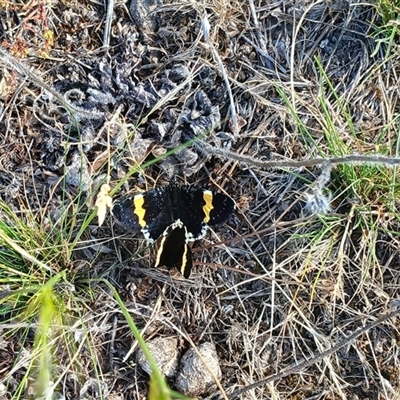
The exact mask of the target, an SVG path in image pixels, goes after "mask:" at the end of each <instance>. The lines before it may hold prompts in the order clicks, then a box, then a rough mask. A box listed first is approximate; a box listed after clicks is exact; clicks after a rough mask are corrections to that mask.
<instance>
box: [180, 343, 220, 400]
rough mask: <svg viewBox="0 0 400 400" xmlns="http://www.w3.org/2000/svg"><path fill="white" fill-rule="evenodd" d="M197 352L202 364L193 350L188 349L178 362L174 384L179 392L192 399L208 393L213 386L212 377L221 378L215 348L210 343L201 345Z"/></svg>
mask: <svg viewBox="0 0 400 400" xmlns="http://www.w3.org/2000/svg"><path fill="white" fill-rule="evenodd" d="M197 350H198V352H199V353H200V354H201V357H202V359H203V360H204V362H203V361H202V360H201V359H200V357H199V356H198V355H197V353H196V352H195V351H194V350H193V349H189V350H188V351H187V352H186V353H185V355H184V356H183V357H182V359H181V361H180V370H179V373H178V376H177V377H176V382H175V385H176V388H177V389H178V390H179V391H180V392H182V393H184V394H185V395H187V396H193V397H197V396H199V395H202V394H205V393H207V392H209V391H210V390H211V389H212V388H213V386H214V384H215V380H214V377H215V378H217V379H221V376H222V373H221V368H220V367H219V360H218V356H217V352H216V351H215V346H214V345H213V344H212V343H203V344H201V345H200V346H199V347H198V349H197ZM204 363H206V364H207V367H208V369H207V367H206V366H205V365H204ZM209 370H210V371H212V373H213V375H214V377H213V375H212V374H211V373H210V372H209Z"/></svg>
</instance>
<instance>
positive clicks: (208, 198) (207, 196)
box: [203, 190, 214, 223]
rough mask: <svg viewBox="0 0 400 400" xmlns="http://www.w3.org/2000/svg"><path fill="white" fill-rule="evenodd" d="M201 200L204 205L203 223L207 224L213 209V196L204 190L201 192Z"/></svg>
mask: <svg viewBox="0 0 400 400" xmlns="http://www.w3.org/2000/svg"><path fill="white" fill-rule="evenodd" d="M203 200H204V202H205V203H206V204H204V206H203V212H204V220H203V221H204V222H205V223H207V222H208V221H209V220H210V213H211V210H212V209H213V208H214V206H213V204H212V201H213V194H212V192H210V191H209V190H204V192H203Z"/></svg>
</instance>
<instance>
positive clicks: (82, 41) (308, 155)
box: [0, 0, 400, 400]
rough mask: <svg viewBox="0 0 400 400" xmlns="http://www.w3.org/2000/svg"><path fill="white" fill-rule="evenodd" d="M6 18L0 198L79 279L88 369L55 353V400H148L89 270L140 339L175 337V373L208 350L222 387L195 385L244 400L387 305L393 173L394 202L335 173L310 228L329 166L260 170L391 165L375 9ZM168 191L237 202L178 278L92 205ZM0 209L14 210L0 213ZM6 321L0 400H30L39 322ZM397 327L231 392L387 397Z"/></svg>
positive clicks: (387, 95) (1, 15) (105, 7)
mask: <svg viewBox="0 0 400 400" xmlns="http://www.w3.org/2000/svg"><path fill="white" fill-rule="evenodd" d="M0 21H1V25H0V39H1V49H0V199H1V200H2V204H3V205H4V204H6V205H7V207H9V209H10V210H11V211H12V212H13V213H14V214H15V215H16V216H17V217H18V218H19V219H20V220H21V221H24V223H27V224H30V223H33V221H34V222H35V223H37V224H39V225H40V226H41V227H42V228H43V230H44V232H46V234H45V236H46V240H48V242H46V243H48V244H49V243H57V246H58V247H57V248H58V249H62V250H60V251H59V252H58V253H57V254H58V255H57V257H55V256H54V257H53V258H51V257H50V258H51V263H52V264H51V265H52V268H53V269H54V271H56V272H60V271H66V273H67V281H68V283H69V284H70V285H71V287H73V291H72V289H71V292H73V294H71V293H70V294H69V295H67V298H69V299H71V298H73V299H74V300H73V301H70V300H69V301H66V302H65V303H66V304H65V306H66V307H67V309H68V320H69V321H70V322H69V323H70V324H71V331H73V332H74V334H77V332H78V331H79V332H83V331H84V332H86V333H85V335H87V336H86V337H87V342H79V341H78V340H77V344H76V347H77V350H76V354H78V357H75V356H73V355H71V353H70V352H69V351H66V350H65V349H62V348H61V347H60V348H58V349H57V350H56V351H55V353H56V356H55V357H54V359H55V360H53V363H54V368H53V371H54V374H55V376H60V379H58V378H57V379H55V378H54V379H53V380H57V383H58V384H57V386H56V387H55V388H54V395H53V397H52V398H54V399H55V398H58V399H97V398H104V399H110V400H111V399H114V400H115V399H143V398H146V396H147V393H148V384H149V383H148V381H149V379H148V375H147V373H146V372H145V368H144V367H143V364H141V363H140V362H139V360H138V358H137V344H136V343H135V340H134V338H133V336H132V334H131V331H130V329H129V327H128V325H127V323H126V320H125V318H124V316H123V315H122V313H121V312H120V310H119V307H118V305H117V303H116V301H115V299H114V297H113V296H112V294H111V293H110V291H109V290H108V288H107V286H105V285H104V284H103V283H102V282H101V281H100V279H101V278H102V279H107V280H108V281H109V282H111V283H112V284H113V286H114V287H115V289H116V290H117V292H118V293H119V295H120V296H121V298H122V300H123V301H124V303H125V304H126V306H127V308H128V310H129V312H130V313H131V315H132V318H133V319H134V321H135V323H136V324H137V326H138V327H139V328H140V329H141V330H142V333H143V336H144V338H145V340H146V341H148V342H149V343H151V342H152V341H153V340H155V339H159V338H164V339H165V338H174V339H175V341H173V343H175V344H174V347H175V348H176V357H177V360H178V361H177V362H179V360H181V359H182V356H183V355H184V354H185V353H186V352H187V351H188V350H189V349H191V348H193V347H196V346H200V345H202V344H204V343H210V344H211V345H212V346H213V347H214V348H215V354H216V358H217V363H218V365H219V368H220V370H221V376H220V377H219V382H220V387H217V386H215V385H214V386H210V387H208V388H206V389H198V391H197V392H196V390H194V392H191V393H189V394H191V395H193V396H197V397H198V398H212V397H213V396H214V397H215V398H217V397H218V396H221V397H223V396H226V397H225V398H229V399H230V398H234V397H235V396H236V395H234V394H233V393H234V392H235V391H237V390H240V389H243V388H245V387H246V386H247V385H250V384H253V383H254V382H257V381H260V380H263V379H265V378H267V377H269V376H271V375H274V374H276V373H279V372H281V371H284V370H285V369H286V368H288V367H291V366H293V365H296V364H299V363H301V362H302V361H303V360H304V359H309V358H312V357H313V356H315V354H316V353H318V352H321V351H323V350H326V349H328V348H330V347H332V346H334V345H335V344H336V343H338V342H340V341H341V340H343V339H344V338H345V337H347V336H349V335H350V334H352V333H353V332H355V331H356V330H357V329H358V328H359V327H361V326H365V325H368V323H370V322H372V321H374V320H376V318H378V317H380V316H382V315H384V314H386V313H388V312H389V310H390V307H391V302H392V301H393V300H395V299H397V298H398V297H399V281H400V271H399V266H400V251H399V244H400V239H399V232H400V227H399V220H400V218H399V217H400V212H399V209H400V208H399V204H400V203H399V201H398V198H396V195H395V194H396V193H397V194H398V193H399V179H398V178H399V176H398V173H397V170H396V169H390V171H389V172H385V174H387V176H388V180H389V181H390V182H391V185H392V186H391V187H392V188H393V192H391V193H393V196H394V199H392V200H393V201H392V202H391V203H390V205H389V204H388V202H387V201H386V200H385V201H384V200H383V199H386V198H387V197H386V196H387V193H388V192H389V191H388V188H387V187H382V186H380V185H379V182H380V181H379V179H378V178H376V176H378V175H379V174H381V173H382V174H383V172H382V170H385V169H384V168H382V169H381V170H379V169H374V168H373V167H371V172H370V175H368V176H367V174H366V173H365V172H364V173H365V175H363V178H362V179H365V181H362V179H361V178H359V175H357V171H358V170H357V168H355V169H354V168H353V167H352V168H353V169H354V170H355V171H356V173H355V175H354V176H353V179H354V181H357V182H359V183H358V184H357V185H356V184H354V185H353V183H349V182H353V181H349V175H351V174H350V173H349V172H348V171H349V170H348V169H346V168H344V167H343V168H342V169H341V168H339V167H338V168H335V169H334V171H333V172H332V176H331V178H330V181H329V183H328V185H326V187H325V188H324V192H325V191H328V190H329V191H330V192H331V193H332V199H331V203H330V208H331V211H330V213H329V214H327V215H326V216H321V215H316V214H312V213H310V212H309V211H308V210H307V208H306V199H307V197H306V195H307V193H309V191H310V187H312V184H313V182H315V181H316V180H317V179H318V177H319V176H320V173H321V169H320V167H319V166H317V167H312V168H307V169H305V168H296V169H294V168H291V169H289V168H284V169H276V168H275V169H265V168H262V167H260V166H256V165H254V164H252V162H251V160H253V161H268V160H303V159H312V158H317V157H329V156H333V155H336V156H338V155H344V154H353V153H357V154H366V153H374V152H380V153H382V154H386V155H390V156H396V155H398V151H399V142H398V132H399V122H398V112H399V87H400V86H399V74H400V52H399V48H398V45H397V44H396V39H397V40H398V39H399V38H398V37H397V36H396V37H395V38H394V40H393V45H391V43H390V42H388V40H387V38H386V36H384V32H383V31H382V30H378V27H380V26H382V23H383V16H382V15H380V14H379V13H378V12H377V9H376V7H374V6H373V5H371V4H369V3H368V2H365V1H363V2H362V1H329V2H321V1H301V2H296V1H275V2H271V1H257V0H249V1H239V0H229V1H222V0H213V1H211V0H206V1H205V2H187V1H169V0H164V1H162V0H128V1H109V2H105V3H103V2H99V1H89V0H83V1H80V2H78V1H74V0H72V1H68V2H67V1H48V0H32V1H30V2H27V3H26V4H23V3H19V2H15V1H12V0H9V1H8V0H6V1H0ZM217 153H218V154H217ZM235 154H236V155H240V156H245V157H248V162H247V163H244V162H241V161H239V160H238V159H236V158H235V156H234V155H235ZM389 175H390V176H389ZM171 181H177V182H182V183H190V184H197V185H199V186H201V187H204V188H208V189H212V190H215V191H220V192H223V193H226V194H227V195H229V196H230V197H232V198H233V199H234V200H235V202H236V206H237V209H236V211H235V212H234V213H233V215H232V216H231V217H230V218H229V220H228V222H227V223H226V224H224V225H223V226H220V227H218V228H216V229H215V230H214V231H213V232H209V233H208V235H207V236H206V238H205V239H203V240H200V241H198V242H195V243H194V245H193V257H194V268H193V272H192V275H191V277H190V279H188V280H185V279H184V278H183V277H182V276H181V275H180V274H179V273H178V272H177V271H169V270H166V269H165V268H159V269H155V268H153V266H152V263H153V260H154V254H153V253H154V251H153V250H152V249H151V248H150V247H149V246H148V244H147V243H146V241H145V240H144V239H143V236H141V234H140V233H133V232H126V231H125V230H124V229H122V228H121V227H120V226H119V225H118V224H116V223H115V220H114V219H113V217H112V215H110V214H108V215H107V217H106V221H105V223H104V224H103V225H102V226H101V227H98V226H97V219H96V218H94V214H93V213H94V210H95V207H94V204H95V201H96V196H97V194H98V192H99V188H100V186H101V185H102V184H103V183H108V184H109V185H110V187H111V188H112V189H114V191H115V193H113V192H111V194H112V196H113V199H114V200H116V199H118V198H120V197H122V196H125V195H127V194H133V193H138V192H140V191H144V190H149V189H153V188H155V187H158V186H162V185H167V184H168V183H169V182H171ZM375 181H376V182H377V183H376V185H375V186H374V189H373V190H372V189H371V190H369V189H368V190H367V189H366V188H367V187H368V188H369V187H370V186H369V184H370V183H371V182H375ZM360 182H361V183H360ZM0 217H1V218H2V219H3V220H9V217H8V216H7V215H6V213H5V212H4V209H3V210H2V211H1V214H0ZM365 221H367V223H365ZM52 241H53V242H52ZM20 244H21V245H23V243H20ZM0 245H1V246H2V247H1V249H3V248H4V243H2V242H0ZM31 250H32V249H31ZM53 250H54V249H53ZM53 250H52V253H51V254H53V255H54V254H56V253H54V252H53ZM39 253H40V252H38V254H39ZM35 254H36V253H35ZM46 262H49V261H48V260H46ZM50 276H51V274H50V275H49V276H48V278H50ZM2 282H3V281H2ZM1 285H3V283H1ZM14 289H16V288H14ZM2 290H5V288H4V287H3V288H2ZM65 290H67V289H65V287H64V288H63V289H62V292H63V295H65V293H64V291H65ZM67 291H68V290H67ZM16 315H17V314H13V312H12V311H10V313H7V315H4V316H3V317H2V325H3V328H2V331H1V332H2V333H3V335H4V336H3V338H2V339H1V343H0V382H1V385H2V386H1V387H0V398H1V399H3V398H4V399H11V398H33V397H32V395H31V394H29V393H30V392H29V390H30V387H31V381H30V380H29V379H31V378H29V379H27V381H26V382H24V377H26V376H27V375H29V368H28V367H27V366H28V365H29V357H27V358H26V359H25V363H24V362H23V361H21V359H23V356H26V354H27V353H28V352H29V351H30V350H31V348H32V345H33V336H34V328H31V329H29V330H27V329H26V327H25V328H21V329H19V330H13V331H12V332H13V334H12V335H10V334H8V335H6V333H9V332H10V331H9V330H8V328H7V326H8V325H7V324H10V322H15V321H17V320H18V321H19V319H18V318H17V317H16ZM13 318H16V319H15V321H14V320H13ZM77 321H80V322H79V323H78V322H77ZM399 322H400V319H399V317H396V318H392V319H391V320H390V321H387V322H385V323H383V324H380V325H379V326H376V327H374V328H372V329H371V330H369V331H368V332H366V333H364V334H362V335H360V336H359V337H357V338H356V339H355V340H353V341H352V342H351V343H349V344H348V345H347V346H345V347H343V348H341V349H339V350H338V351H335V352H334V353H333V354H330V355H329V356H327V357H325V358H324V359H323V360H320V361H318V362H317V363H315V364H314V365H312V366H310V367H307V368H304V369H301V370H300V371H298V372H297V373H293V374H290V375H288V376H286V377H283V378H281V379H277V380H275V381H274V382H273V383H270V384H268V385H265V384H264V385H260V386H259V387H257V388H254V389H252V390H248V391H246V392H244V393H240V394H238V393H237V392H236V394H237V397H238V398H241V399H272V398H274V399H296V400H299V399H354V400H355V399H377V400H378V399H379V400H380V399H395V398H399V396H398V394H399V390H400V378H399V376H400V375H399V371H400V370H399V368H400V365H399V359H398V352H399V340H400V332H399V329H398V326H399ZM64 323H66V321H65V320H64ZM77 327H79V328H77ZM13 329H14V328H13ZM160 346H162V345H159V346H158V347H160ZM156 347H157V346H156ZM154 351H157V350H156V349H155V350H154ZM16 366H17V367H16ZM182 368H183V367H182V365H180V366H178V367H177V371H179V369H181V370H182ZM177 373H178V372H176V371H175V372H172V373H171V376H169V377H168V378H167V381H168V383H169V384H170V386H171V387H172V388H176V387H177V386H176V382H177ZM199 379H200V378H199ZM21 382H24V383H22V384H21ZM99 382H101V384H100V383H99ZM21 385H23V386H24V387H25V388H26V391H25V392H22V394H21V393H20V395H19V397H13V396H16V395H15V393H16V391H17V388H19V387H21ZM222 389H223V390H222ZM223 393H225V394H223Z"/></svg>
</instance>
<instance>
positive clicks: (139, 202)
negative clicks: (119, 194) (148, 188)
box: [133, 194, 146, 228]
mask: <svg viewBox="0 0 400 400" xmlns="http://www.w3.org/2000/svg"><path fill="white" fill-rule="evenodd" d="M143 205H144V196H143V195H142V194H138V195H136V196H135V197H134V198H133V212H134V213H135V214H136V216H137V217H138V222H139V225H140V226H141V227H142V228H144V227H145V226H146V221H145V220H144V216H145V214H146V210H145V209H144V208H143Z"/></svg>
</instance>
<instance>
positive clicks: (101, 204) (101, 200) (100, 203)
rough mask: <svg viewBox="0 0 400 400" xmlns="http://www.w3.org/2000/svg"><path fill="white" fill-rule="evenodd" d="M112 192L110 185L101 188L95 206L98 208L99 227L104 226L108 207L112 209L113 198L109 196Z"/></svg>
mask: <svg viewBox="0 0 400 400" xmlns="http://www.w3.org/2000/svg"><path fill="white" fill-rule="evenodd" d="M110 190H111V188H110V185H108V184H107V183H105V184H104V185H102V186H101V188H100V192H99V194H98V195H97V199H96V204H95V206H96V207H97V218H98V222H99V226H101V225H103V222H104V220H105V219H106V214H107V207H108V208H111V207H112V198H111V197H110V196H109V195H108V192H109V191H110Z"/></svg>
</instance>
